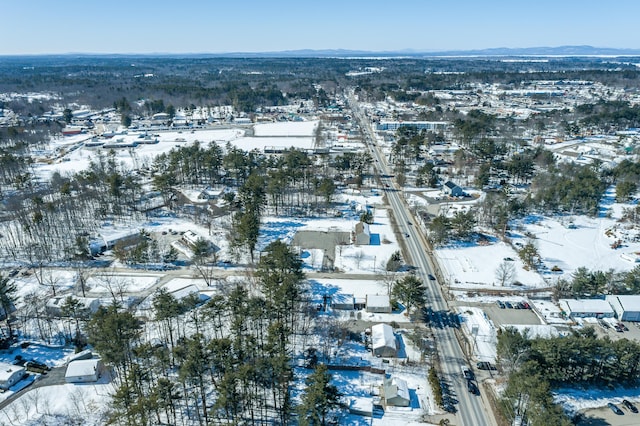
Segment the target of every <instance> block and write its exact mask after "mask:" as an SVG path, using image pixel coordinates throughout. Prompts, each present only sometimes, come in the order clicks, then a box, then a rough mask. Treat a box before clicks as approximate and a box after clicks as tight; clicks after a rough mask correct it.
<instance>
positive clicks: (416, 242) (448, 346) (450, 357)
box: [349, 95, 495, 426]
mask: <svg viewBox="0 0 640 426" xmlns="http://www.w3.org/2000/svg"><path fill="white" fill-rule="evenodd" d="M349 101H350V106H351V109H352V112H353V114H354V117H355V118H356V119H357V120H358V122H359V124H360V126H361V128H362V129H363V131H364V132H365V135H364V136H365V140H366V141H368V144H367V146H368V147H369V148H370V150H371V153H372V156H373V158H374V160H375V162H376V164H377V168H378V170H379V171H380V172H382V177H381V181H382V184H383V186H384V188H386V189H385V193H386V196H387V200H388V202H389V205H390V206H391V208H392V209H393V212H394V215H395V219H396V222H397V224H398V227H399V231H400V232H401V233H402V234H404V235H405V244H406V246H407V249H408V255H409V256H410V257H411V261H412V264H413V265H415V266H416V267H418V269H417V275H418V276H419V277H420V279H422V281H423V282H424V283H427V286H428V290H426V298H427V301H428V303H430V305H431V307H432V308H433V309H434V310H436V311H441V312H445V311H448V309H449V308H448V306H447V303H446V301H445V298H444V296H443V293H442V289H441V288H440V286H439V285H438V283H437V281H435V280H430V279H429V278H428V275H429V274H433V269H434V268H433V267H432V264H431V259H430V258H429V256H428V255H427V244H426V242H425V240H424V236H423V235H422V233H421V232H420V230H419V229H418V228H417V226H416V225H412V224H413V223H418V222H417V221H416V220H415V218H413V217H412V215H411V214H410V213H409V209H408V206H407V205H406V203H404V201H403V200H402V198H401V196H400V194H401V192H400V191H399V190H396V189H395V188H396V186H395V184H394V182H393V181H392V180H391V178H389V177H385V176H389V172H388V167H387V165H386V160H385V159H384V158H383V156H382V155H381V154H380V152H379V151H378V149H377V146H376V145H375V135H374V132H373V129H372V128H371V123H370V122H369V120H368V119H366V118H365V117H364V114H363V112H362V110H361V109H360V107H359V105H358V104H357V101H356V100H355V99H354V97H353V95H351V96H349ZM433 332H434V335H435V338H436V342H437V345H438V351H439V354H440V361H441V373H442V375H443V379H444V380H445V381H447V382H448V383H449V384H451V385H452V388H453V389H454V392H455V398H456V399H457V400H458V402H459V404H458V408H459V411H458V413H457V414H456V424H458V425H462V426H485V425H486V426H490V425H494V424H495V419H494V418H493V413H491V411H490V409H487V408H486V407H488V404H486V403H484V396H476V395H473V394H471V393H469V392H468V390H467V386H466V385H467V384H466V380H465V379H464V377H462V374H461V366H468V363H467V361H466V359H465V357H464V353H463V351H462V348H461V347H460V344H459V342H458V340H457V338H456V336H455V332H454V329H453V328H450V327H442V328H433Z"/></svg>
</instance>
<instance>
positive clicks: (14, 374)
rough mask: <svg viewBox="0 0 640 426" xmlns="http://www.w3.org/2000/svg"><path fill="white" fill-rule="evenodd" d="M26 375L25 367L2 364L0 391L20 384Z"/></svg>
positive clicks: (0, 369) (0, 365)
mask: <svg viewBox="0 0 640 426" xmlns="http://www.w3.org/2000/svg"><path fill="white" fill-rule="evenodd" d="M24 375H25V369H24V367H21V366H19V365H12V364H7V363H6V362H0V389H4V390H7V389H9V388H10V387H11V386H13V385H15V384H16V383H18V382H19V381H20V380H21V379H22V377H23V376H24Z"/></svg>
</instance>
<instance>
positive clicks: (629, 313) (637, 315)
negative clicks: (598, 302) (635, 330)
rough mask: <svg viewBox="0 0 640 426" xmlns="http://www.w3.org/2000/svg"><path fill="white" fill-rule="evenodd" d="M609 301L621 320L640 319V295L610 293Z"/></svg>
mask: <svg viewBox="0 0 640 426" xmlns="http://www.w3.org/2000/svg"><path fill="white" fill-rule="evenodd" d="M607 302H609V303H610V304H611V307H612V308H613V310H614V311H615V312H616V316H617V317H618V319H619V320H620V321H640V296H639V295H623V296H616V295H610V296H607Z"/></svg>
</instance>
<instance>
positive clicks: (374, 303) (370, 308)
mask: <svg viewBox="0 0 640 426" xmlns="http://www.w3.org/2000/svg"><path fill="white" fill-rule="evenodd" d="M366 309H367V312H377V313H383V314H390V313H391V299H390V298H389V295H388V294H383V295H377V294H367V306H366Z"/></svg>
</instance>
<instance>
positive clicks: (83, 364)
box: [64, 358, 101, 377]
mask: <svg viewBox="0 0 640 426" xmlns="http://www.w3.org/2000/svg"><path fill="white" fill-rule="evenodd" d="M100 361H101V360H100V358H94V359H82V360H79V361H73V362H70V363H69V366H68V367H67V372H66V373H65V374H64V377H79V376H91V375H93V374H96V373H97V371H98V367H99V364H100Z"/></svg>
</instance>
